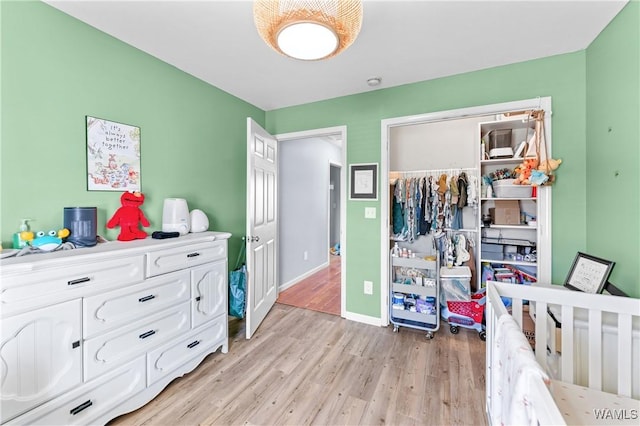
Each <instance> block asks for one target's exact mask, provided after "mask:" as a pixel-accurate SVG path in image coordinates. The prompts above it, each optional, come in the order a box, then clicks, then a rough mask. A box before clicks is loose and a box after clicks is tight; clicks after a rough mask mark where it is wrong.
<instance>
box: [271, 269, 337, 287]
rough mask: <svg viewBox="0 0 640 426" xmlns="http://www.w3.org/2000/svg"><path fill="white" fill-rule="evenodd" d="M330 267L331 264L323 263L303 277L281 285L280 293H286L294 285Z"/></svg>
mask: <svg viewBox="0 0 640 426" xmlns="http://www.w3.org/2000/svg"><path fill="white" fill-rule="evenodd" d="M328 266H329V262H326V263H323V264H322V265H320V266H317V267H315V268H313V269H311V270H309V271H307V272H305V273H304V274H302V275H300V276H298V277H296V278H294V279H292V280H289V281H288V282H286V283H284V284H280V287H278V292H281V291H285V290H286V289H288V288H289V287H293V286H294V285H296V284H298V283H299V282H300V281H302V280H304V279H305V278H308V277H310V276H311V275H313V274H315V273H316V272H318V271H320V270H322V269H324V268H327V267H328Z"/></svg>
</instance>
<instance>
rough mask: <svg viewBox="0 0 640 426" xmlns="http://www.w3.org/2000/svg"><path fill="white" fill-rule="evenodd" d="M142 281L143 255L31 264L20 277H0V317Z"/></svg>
mask: <svg viewBox="0 0 640 426" xmlns="http://www.w3.org/2000/svg"><path fill="white" fill-rule="evenodd" d="M143 279H144V255H143V254H139V255H136V256H129V257H119V258H110V259H104V260H100V261H97V260H91V261H88V262H87V261H85V262H78V263H72V262H66V263H63V262H60V263H57V264H55V266H49V267H42V268H40V267H39V265H38V264H35V265H34V267H33V268H30V269H28V270H26V269H25V271H24V272H21V273H12V274H4V273H3V274H2V290H1V292H0V303H1V305H2V313H3V315H9V314H11V313H14V312H16V311H19V310H25V309H28V308H33V307H38V306H42V305H50V304H52V303H55V302H58V301H63V300H68V299H70V298H74V297H78V296H81V295H83V294H86V293H87V292H91V291H99V290H102V289H109V287H114V286H121V285H126V284H131V283H137V282H140V281H142V280H143Z"/></svg>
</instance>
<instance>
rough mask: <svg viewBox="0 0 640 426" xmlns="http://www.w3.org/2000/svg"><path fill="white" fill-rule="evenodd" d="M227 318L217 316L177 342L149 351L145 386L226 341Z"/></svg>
mask: <svg viewBox="0 0 640 426" xmlns="http://www.w3.org/2000/svg"><path fill="white" fill-rule="evenodd" d="M226 339H227V318H226V316H225V317H219V318H218V319H216V320H214V321H212V322H211V323H210V325H206V326H204V327H200V328H197V329H196V330H194V332H192V333H189V335H188V336H187V337H185V338H183V339H180V340H179V341H177V342H171V343H170V344H167V345H164V346H162V347H159V348H157V349H154V350H153V351H151V352H149V355H148V357H147V360H148V371H147V380H148V381H149V383H148V385H147V386H151V385H152V384H153V383H155V382H156V381H158V380H160V379H161V378H163V377H164V376H166V375H167V374H169V373H171V372H172V371H173V370H175V369H176V368H178V367H180V366H181V365H182V364H184V363H185V362H187V361H189V360H190V359H192V358H194V357H195V356H197V355H199V354H202V353H205V352H207V351H208V350H211V348H212V347H214V346H217V345H222V344H225V343H226Z"/></svg>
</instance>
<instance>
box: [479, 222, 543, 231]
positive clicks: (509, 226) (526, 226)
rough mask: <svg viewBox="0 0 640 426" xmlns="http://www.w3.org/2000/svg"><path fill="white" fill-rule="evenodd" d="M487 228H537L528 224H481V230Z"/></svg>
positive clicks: (533, 229)
mask: <svg viewBox="0 0 640 426" xmlns="http://www.w3.org/2000/svg"><path fill="white" fill-rule="evenodd" d="M487 229H530V230H532V231H535V230H536V229H538V227H537V226H530V225H495V224H493V223H492V224H491V226H482V230H483V231H484V230H487Z"/></svg>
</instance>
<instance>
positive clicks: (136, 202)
mask: <svg viewBox="0 0 640 426" xmlns="http://www.w3.org/2000/svg"><path fill="white" fill-rule="evenodd" d="M120 203H121V204H122V207H120V208H118V210H116V212H115V213H114V215H113V216H112V217H111V219H109V221H108V222H107V228H109V229H113V228H115V227H116V226H120V235H118V240H120V241H132V240H135V239H144V238H147V233H146V232H145V231H143V230H142V229H140V228H139V227H138V224H140V223H141V224H142V226H150V224H149V221H148V220H147V218H146V217H145V215H144V212H143V211H142V210H141V209H140V206H141V205H142V203H144V194H142V193H141V192H124V193H123V194H122V195H121V196H120Z"/></svg>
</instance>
